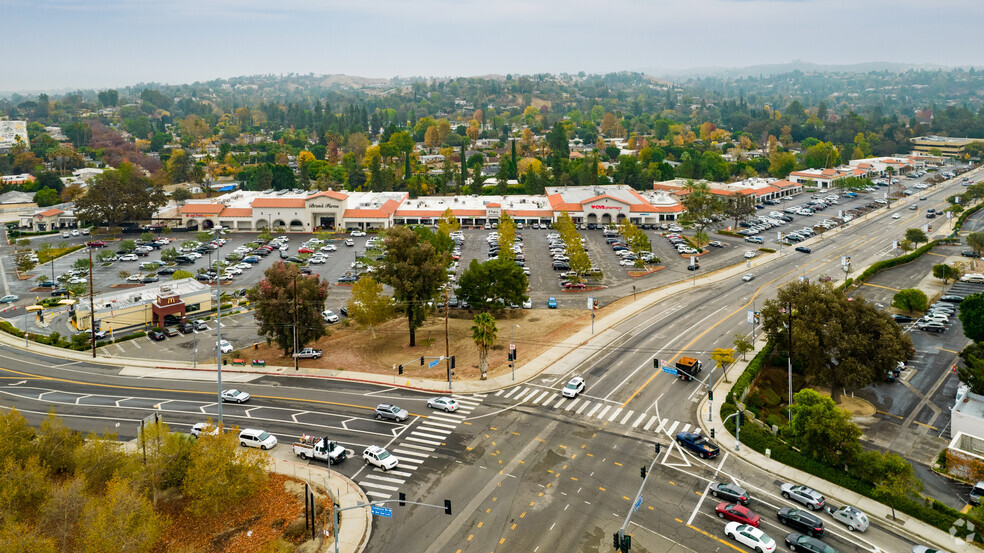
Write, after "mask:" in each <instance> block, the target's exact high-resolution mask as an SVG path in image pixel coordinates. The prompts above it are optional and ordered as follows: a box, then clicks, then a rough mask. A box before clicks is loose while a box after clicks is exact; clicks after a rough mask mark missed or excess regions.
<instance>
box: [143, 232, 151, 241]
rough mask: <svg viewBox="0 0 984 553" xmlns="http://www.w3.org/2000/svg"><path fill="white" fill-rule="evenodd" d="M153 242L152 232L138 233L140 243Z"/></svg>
mask: <svg viewBox="0 0 984 553" xmlns="http://www.w3.org/2000/svg"><path fill="white" fill-rule="evenodd" d="M153 240H154V233H153V232H142V233H140V241H141V242H152V241H153Z"/></svg>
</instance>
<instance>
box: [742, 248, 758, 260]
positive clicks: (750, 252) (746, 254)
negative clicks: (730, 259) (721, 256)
mask: <svg viewBox="0 0 984 553" xmlns="http://www.w3.org/2000/svg"><path fill="white" fill-rule="evenodd" d="M756 255H758V254H757V253H755V252H753V251H751V250H748V251H747V252H745V259H751V258H753V257H755V256H756Z"/></svg>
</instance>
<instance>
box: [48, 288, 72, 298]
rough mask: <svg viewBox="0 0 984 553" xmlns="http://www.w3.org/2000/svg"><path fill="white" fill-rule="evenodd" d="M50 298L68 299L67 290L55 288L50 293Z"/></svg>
mask: <svg viewBox="0 0 984 553" xmlns="http://www.w3.org/2000/svg"><path fill="white" fill-rule="evenodd" d="M51 295H52V297H58V296H65V297H68V288H55V289H54V290H52V291H51Z"/></svg>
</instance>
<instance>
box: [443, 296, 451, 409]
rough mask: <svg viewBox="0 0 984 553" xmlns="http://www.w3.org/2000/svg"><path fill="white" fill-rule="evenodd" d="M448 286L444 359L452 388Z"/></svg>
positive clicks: (449, 385) (445, 310)
mask: <svg viewBox="0 0 984 553" xmlns="http://www.w3.org/2000/svg"><path fill="white" fill-rule="evenodd" d="M449 310H450V306H449V305H448V287H447V286H445V287H444V359H445V360H446V362H447V364H448V367H447V368H448V390H450V389H451V338H450V336H449V335H448V312H449Z"/></svg>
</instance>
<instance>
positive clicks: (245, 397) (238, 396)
mask: <svg viewBox="0 0 984 553" xmlns="http://www.w3.org/2000/svg"><path fill="white" fill-rule="evenodd" d="M249 398H250V395H249V394H248V393H246V392H244V391H242V390H236V389H235V388H233V389H231V390H222V401H228V402H230V403H246V402H247V401H249Z"/></svg>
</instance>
